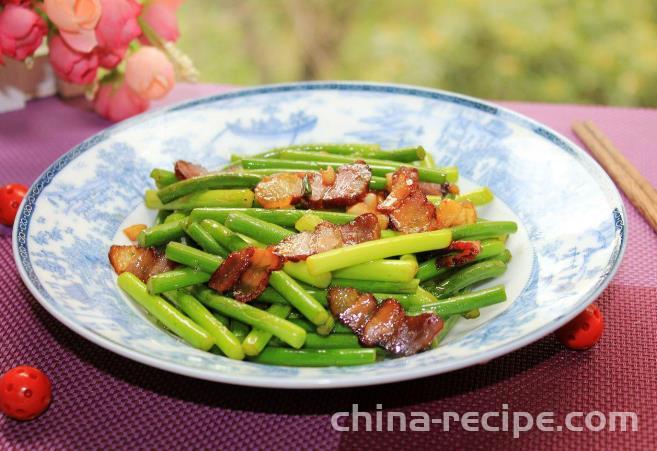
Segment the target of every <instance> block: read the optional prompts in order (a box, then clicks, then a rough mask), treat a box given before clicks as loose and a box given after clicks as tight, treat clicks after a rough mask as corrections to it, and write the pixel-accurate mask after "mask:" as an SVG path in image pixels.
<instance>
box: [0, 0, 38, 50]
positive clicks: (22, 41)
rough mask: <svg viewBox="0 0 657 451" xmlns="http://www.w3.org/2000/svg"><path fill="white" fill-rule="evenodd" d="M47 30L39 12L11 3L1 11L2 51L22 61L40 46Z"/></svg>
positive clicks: (0, 32) (0, 41)
mask: <svg viewBox="0 0 657 451" xmlns="http://www.w3.org/2000/svg"><path fill="white" fill-rule="evenodd" d="M47 31H48V27H47V25H46V22H45V21H44V20H43V19H42V18H41V16H39V15H38V14H37V13H35V12H34V11H32V10H31V9H27V8H24V7H22V6H16V5H14V4H9V5H7V6H5V7H4V9H3V10H2V11H0V48H1V49H2V52H0V53H3V54H5V55H7V56H9V57H11V58H15V59H17V60H19V61H22V60H24V59H25V58H27V57H28V56H30V55H31V54H33V53H34V51H35V50H36V49H37V48H39V46H40V45H41V42H42V41H43V37H44V36H45V34H46V32H47Z"/></svg>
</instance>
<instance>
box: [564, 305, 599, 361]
mask: <svg viewBox="0 0 657 451" xmlns="http://www.w3.org/2000/svg"><path fill="white" fill-rule="evenodd" d="M603 328H604V321H603V319H602V313H601V312H600V309H599V308H598V306H597V305H595V304H591V305H589V306H588V307H586V309H584V311H583V312H582V313H580V314H579V315H577V316H576V317H575V318H573V319H572V320H570V322H568V323H567V324H566V325H565V326H562V327H561V328H560V329H559V330H557V332H556V336H557V339H559V341H560V342H561V343H563V344H564V345H566V346H567V347H569V348H570V349H578V350H583V349H589V348H590V347H592V346H593V345H594V344H596V343H597V342H598V340H600V337H601V336H602V330H603Z"/></svg>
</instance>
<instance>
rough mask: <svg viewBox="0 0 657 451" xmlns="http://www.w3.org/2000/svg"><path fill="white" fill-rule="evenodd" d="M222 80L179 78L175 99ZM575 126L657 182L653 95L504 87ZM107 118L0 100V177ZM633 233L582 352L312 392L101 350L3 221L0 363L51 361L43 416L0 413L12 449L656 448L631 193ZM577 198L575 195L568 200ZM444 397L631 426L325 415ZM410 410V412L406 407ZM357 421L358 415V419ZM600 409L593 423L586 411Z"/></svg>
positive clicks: (652, 274)
mask: <svg viewBox="0 0 657 451" xmlns="http://www.w3.org/2000/svg"><path fill="white" fill-rule="evenodd" d="M222 89H226V87H220V86H209V85H205V86H204V85H199V86H179V87H178V88H177V89H176V91H175V92H174V93H173V94H172V95H171V96H170V97H169V98H168V99H167V101H175V100H180V99H183V98H188V97H192V96H198V95H206V94H211V93H215V92H218V91H220V90H222ZM501 103H502V104H503V105H506V106H508V107H510V108H512V109H514V110H516V111H519V112H521V113H524V114H527V115H528V116H531V117H533V118H535V119H538V120H539V121H542V122H545V123H546V124H548V125H550V126H552V127H554V128H555V129H556V130H558V131H560V132H562V133H564V134H566V135H567V136H570V137H571V138H572V137H573V136H572V133H571V132H570V123H571V122H572V121H573V120H576V119H592V120H593V121H595V122H596V123H597V124H598V125H599V126H600V127H601V128H602V129H603V130H604V131H605V132H606V133H607V134H608V135H609V137H610V138H611V139H612V140H613V141H614V142H615V143H616V144H617V145H618V147H619V148H620V149H621V150H622V151H623V152H624V153H625V155H626V156H627V157H628V158H629V159H630V160H631V161H632V162H633V163H634V164H635V165H637V167H638V168H639V169H640V170H641V171H642V172H643V173H644V174H645V175H646V176H647V177H648V179H649V180H650V181H651V182H652V183H653V184H657V159H656V158H655V148H654V143H655V142H657V110H649V109H627V108H607V107H595V106H574V105H544V104H528V103H516V102H501ZM108 125H109V123H107V122H106V121H104V120H103V119H101V118H99V117H97V116H96V115H95V114H93V113H92V112H88V111H82V110H80V109H78V108H76V107H73V106H70V105H67V104H65V103H63V102H62V101H60V100H59V99H56V98H48V99H44V100H37V101H33V102H31V103H30V104H29V105H28V107H27V108H26V109H25V110H23V111H18V112H13V113H6V114H2V115H0V184H4V183H9V182H23V183H26V184H29V183H31V182H32V181H33V180H34V179H35V178H36V177H37V176H38V175H39V173H40V172H41V171H42V170H43V169H45V168H46V166H47V165H48V164H49V163H50V162H52V161H53V160H54V159H55V158H56V157H57V156H59V155H61V154H62V153H63V152H65V151H67V150H68V149H69V148H70V147H72V146H73V145H75V144H77V143H78V142H80V141H81V140H83V139H85V138H87V137H89V136H90V135H92V134H93V133H96V132H97V131H99V130H101V129H102V128H104V127H106V126H108ZM626 205H627V207H628V215H629V227H630V238H629V245H628V249H627V253H626V255H625V259H624V261H623V264H622V266H621V268H620V271H619V272H618V274H617V276H616V277H615V279H614V280H613V282H612V283H611V285H610V286H609V288H607V290H606V291H605V292H604V293H603V294H602V296H601V297H600V299H599V300H598V302H599V305H600V307H601V309H602V311H603V313H604V316H605V320H606V330H605V334H604V336H603V339H602V341H601V342H600V343H599V344H598V345H597V346H596V347H595V348H594V349H592V350H590V351H587V352H574V351H569V350H566V349H564V348H563V347H562V346H561V345H560V344H559V343H558V342H557V341H556V340H555V339H554V338H553V337H546V338H544V339H542V340H540V341H538V342H536V343H534V344H532V345H530V346H527V347H526V348H524V349H522V350H519V351H516V352H514V353H512V354H509V355H507V356H504V357H501V358H499V359H497V360H495V361H492V362H490V363H488V364H486V365H482V366H477V367H473V368H468V369H464V370H460V371H456V372H453V373H450V374H446V375H441V376H436V377H430V378H425V379H421V380H416V381H410V382H404V383H398V384H390V385H385V386H377V387H369V388H354V389H341V390H324V391H322V390H320V391H284V390H278V391H277V390H269V389H255V388H243V387H236V386H231V385H224V384H218V383H210V382H204V381H198V380H194V379H189V378H186V377H182V376H177V375H174V374H169V373H166V372H164V371H160V370H156V369H152V368H150V367H147V366H144V365H141V364H139V363H135V362H132V361H130V360H127V359H125V358H123V357H119V356H117V355H114V354H112V353H111V352H109V351H106V350H104V349H102V348H100V347H98V346H96V345H94V344H92V343H90V342H88V341H86V340H85V339H83V338H81V337H79V336H77V335H76V334H74V333H73V332H71V331H69V330H68V329H67V328H66V327H64V326H63V325H61V324H59V323H58V322H57V321H56V320H55V319H54V318H53V317H51V316H50V315H49V314H48V313H47V312H46V311H45V310H44V309H43V308H42V307H41V306H40V305H39V304H38V303H37V302H36V300H35V299H34V298H33V297H32V296H31V294H30V293H29V292H28V291H27V289H26V288H25V286H24V285H23V283H22V282H21V280H20V278H19V276H18V273H17V271H16V268H15V266H14V262H13V257H12V255H11V237H10V233H9V229H6V228H5V229H2V236H0V264H1V266H0V372H3V371H5V370H7V369H9V368H11V367H13V366H15V365H19V364H31V365H35V366H38V367H39V368H41V369H43V370H44V371H45V372H46V373H47V374H49V375H50V377H51V379H52V381H53V384H54V401H53V403H52V406H51V407H50V409H49V410H48V411H47V412H46V413H45V414H44V415H43V416H42V417H40V418H39V419H38V420H35V421H32V422H28V423H20V422H16V421H13V420H9V419H7V418H2V419H0V447H8V448H14V447H16V448H35V447H44V448H45V447H53V448H63V447H68V448H91V447H93V448H118V447H128V446H130V447H135V446H139V447H144V448H180V447H193V448H200V447H210V446H212V447H221V448H226V449H229V448H289V449H297V448H323V449H335V448H341V449H353V448H365V447H368V446H369V447H373V446H384V445H385V446H386V447H388V448H390V449H396V448H412V449H425V448H426V449H428V448H437V447H441V448H452V449H464V448H481V449H505V448H509V447H511V446H518V447H520V446H522V447H524V448H525V449H543V448H559V449H564V450H566V449H584V448H597V449H612V448H614V449H655V447H656V446H657V420H656V418H657V358H656V357H655V343H657V325H656V324H657V302H656V301H657V265H656V262H657V257H656V256H655V255H656V254H657V235H656V234H655V233H654V232H653V231H652V230H651V229H650V228H649V226H648V225H647V223H646V222H645V221H644V220H643V219H642V218H641V217H640V216H639V214H638V213H637V211H636V210H635V209H634V208H633V207H632V206H631V205H630V204H629V203H628V202H626ZM573 208H577V205H573ZM353 403H358V404H359V407H358V409H359V410H360V411H367V410H369V411H372V412H374V411H376V409H377V407H376V405H377V404H381V405H382V407H383V409H384V410H394V411H403V412H407V413H410V412H411V411H424V412H427V413H428V414H429V415H431V416H440V415H442V412H444V411H454V412H457V413H459V414H463V413H465V412H468V411H476V412H480V413H484V412H486V411H501V410H503V404H507V405H508V410H509V411H528V412H531V413H533V414H537V413H539V412H542V411H551V412H554V413H555V415H556V417H557V418H559V419H560V420H558V423H562V422H563V417H564V416H565V415H566V413H568V412H571V411H582V412H590V411H601V412H610V411H631V412H636V414H637V415H638V431H636V432H620V431H615V432H611V431H602V432H591V431H588V432H584V431H583V432H573V431H568V432H566V431H563V432H542V431H540V430H537V429H536V428H534V429H533V430H531V431H529V432H525V433H523V434H521V435H520V437H519V438H513V435H512V433H511V432H467V431H465V430H463V428H462V427H460V426H459V425H458V424H456V425H452V427H451V428H450V431H449V432H444V431H443V430H442V427H437V426H433V427H432V429H431V432H414V433H411V432H364V431H362V427H361V431H359V432H338V431H334V430H333V429H332V427H331V423H330V418H331V414H332V413H334V412H337V411H348V410H351V408H352V407H351V406H352V404H353ZM409 418H410V417H409ZM362 424H363V423H362ZM596 424H597V423H596Z"/></svg>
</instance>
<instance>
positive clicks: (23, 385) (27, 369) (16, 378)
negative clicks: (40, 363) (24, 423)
mask: <svg viewBox="0 0 657 451" xmlns="http://www.w3.org/2000/svg"><path fill="white" fill-rule="evenodd" d="M51 399H52V386H51V384H50V379H48V376H46V375H45V374H44V373H43V372H42V371H41V370H38V369H36V368H33V367H31V366H17V367H16V368H13V369H11V370H9V371H7V372H6V373H5V374H4V375H3V376H2V378H0V410H1V411H2V412H3V413H4V414H5V415H7V416H9V417H11V418H15V419H16V420H31V419H33V418H36V417H37V416H39V415H41V414H42V413H43V412H44V411H45V410H46V409H47V408H48V406H49V405H50V400H51Z"/></svg>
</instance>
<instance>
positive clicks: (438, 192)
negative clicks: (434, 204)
mask: <svg viewBox="0 0 657 451" xmlns="http://www.w3.org/2000/svg"><path fill="white" fill-rule="evenodd" d="M419 185H420V190H421V191H422V192H423V193H424V194H426V195H428V196H429V195H431V196H445V195H447V194H458V193H459V187H458V186H457V185H455V184H453V183H429V182H420V183H419Z"/></svg>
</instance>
